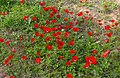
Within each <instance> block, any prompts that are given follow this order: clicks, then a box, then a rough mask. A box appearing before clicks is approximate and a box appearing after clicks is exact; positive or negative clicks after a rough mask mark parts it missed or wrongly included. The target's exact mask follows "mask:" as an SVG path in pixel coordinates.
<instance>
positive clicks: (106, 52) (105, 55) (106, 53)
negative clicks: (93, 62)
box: [102, 50, 110, 58]
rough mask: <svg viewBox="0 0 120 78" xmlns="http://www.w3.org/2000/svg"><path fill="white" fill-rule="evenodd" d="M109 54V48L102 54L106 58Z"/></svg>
mask: <svg viewBox="0 0 120 78" xmlns="http://www.w3.org/2000/svg"><path fill="white" fill-rule="evenodd" d="M109 54H110V50H105V52H104V53H103V54H102V56H103V57H104V58H106V57H107V56H108V55H109Z"/></svg>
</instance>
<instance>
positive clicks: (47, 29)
mask: <svg viewBox="0 0 120 78" xmlns="http://www.w3.org/2000/svg"><path fill="white" fill-rule="evenodd" d="M43 30H44V32H45V33H49V32H51V28H49V27H46V28H44V29H43Z"/></svg>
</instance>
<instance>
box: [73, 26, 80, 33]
mask: <svg viewBox="0 0 120 78" xmlns="http://www.w3.org/2000/svg"><path fill="white" fill-rule="evenodd" d="M72 30H73V31H74V32H78V31H79V30H80V28H77V27H74V28H73V29H72Z"/></svg>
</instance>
